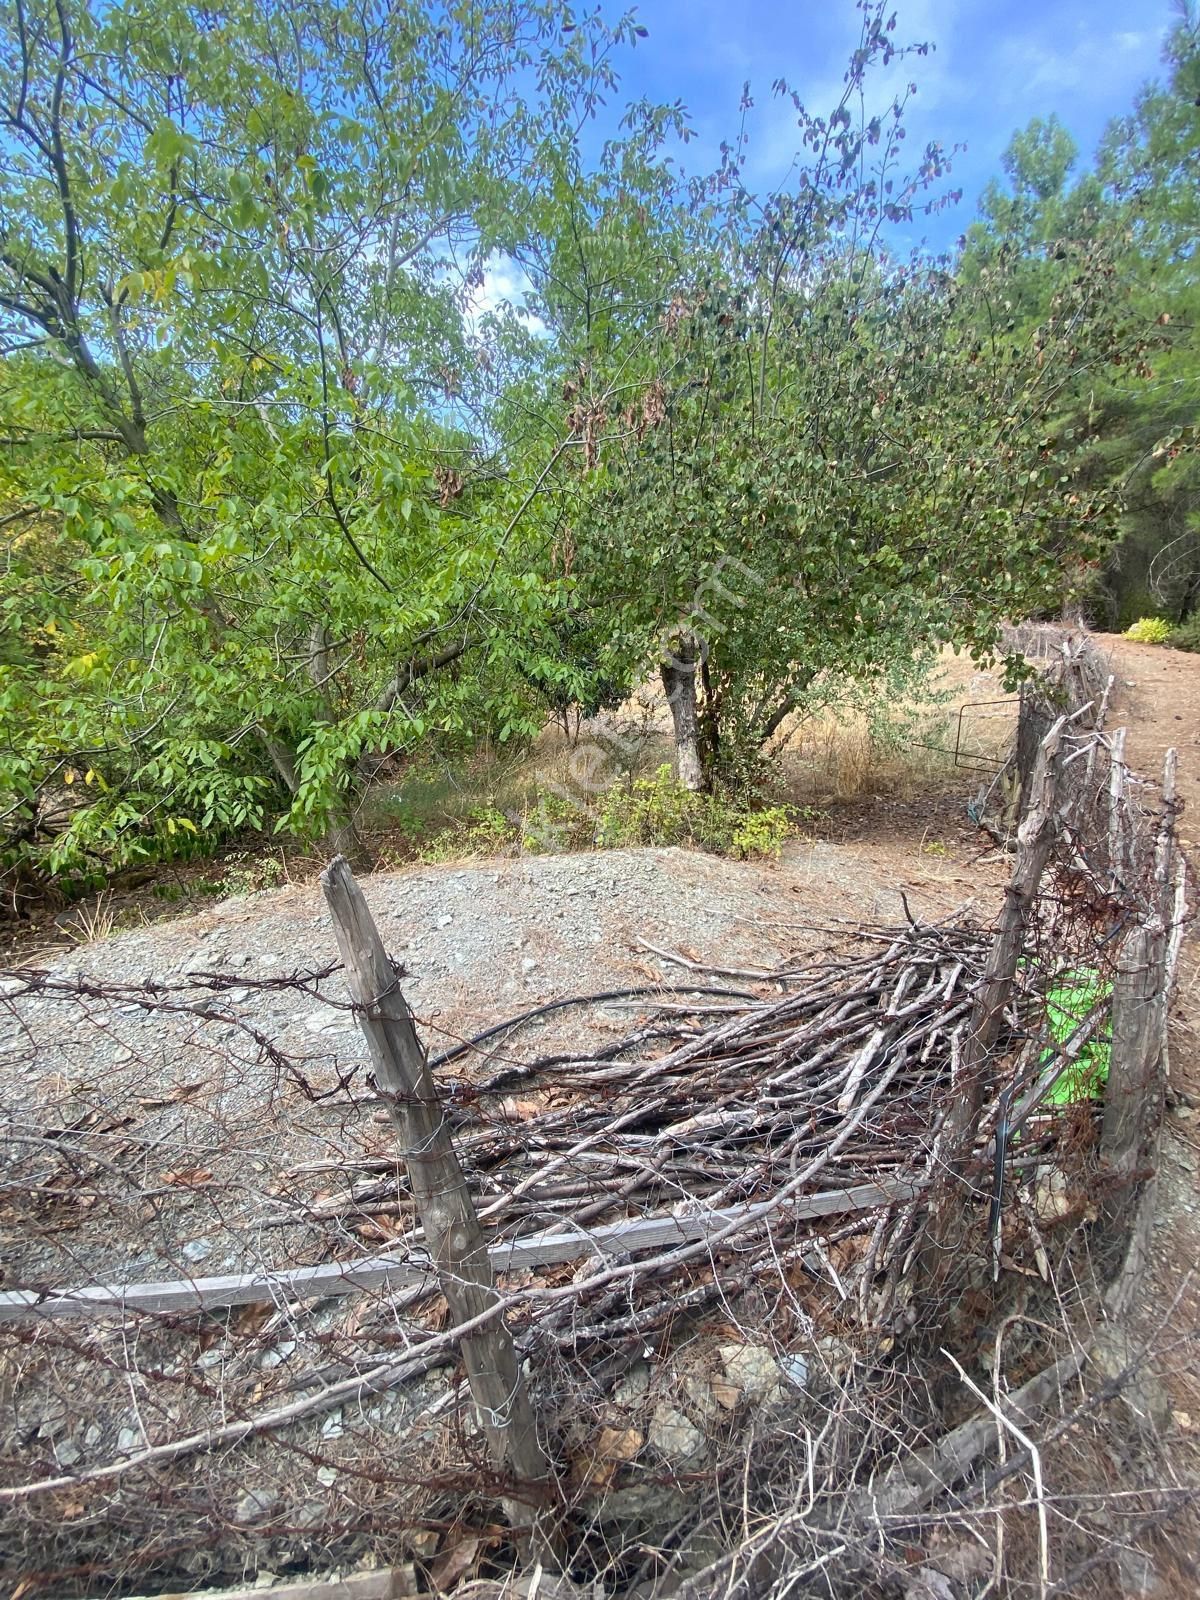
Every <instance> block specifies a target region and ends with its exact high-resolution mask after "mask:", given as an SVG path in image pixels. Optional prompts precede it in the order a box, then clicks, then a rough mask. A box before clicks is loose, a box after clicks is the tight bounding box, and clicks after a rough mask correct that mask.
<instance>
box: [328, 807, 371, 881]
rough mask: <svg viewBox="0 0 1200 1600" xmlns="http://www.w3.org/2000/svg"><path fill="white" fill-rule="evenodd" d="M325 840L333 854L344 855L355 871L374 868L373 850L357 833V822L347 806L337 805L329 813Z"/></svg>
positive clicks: (369, 870)
mask: <svg viewBox="0 0 1200 1600" xmlns="http://www.w3.org/2000/svg"><path fill="white" fill-rule="evenodd" d="M325 842H326V845H327V847H328V848H329V850H331V851H332V852H333V854H334V855H337V856H345V858H346V860H347V861H348V862H349V863H350V865H351V866H352V867H353V868H354V869H355V870H356V871H358V872H371V871H373V870H374V867H375V855H374V852H373V851H372V849H371V847H370V845H369V844H368V843H367V842H366V840H365V839H364V838H363V836H362V834H361V833H359V831H358V824H357V823H356V822H355V820H354V812H353V811H352V810H351V809H350V807H349V806H345V807H341V806H339V807H338V809H337V810H336V811H334V812H332V813H331V814H330V818H329V828H328V830H327V831H326V834H325Z"/></svg>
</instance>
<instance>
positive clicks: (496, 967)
mask: <svg viewBox="0 0 1200 1600" xmlns="http://www.w3.org/2000/svg"><path fill="white" fill-rule="evenodd" d="M897 854H899V852H897ZM909 864H910V866H911V856H910V857H909ZM899 874H900V868H899V867H898V865H897V863H896V862H895V861H892V860H889V859H888V856H887V852H886V851H884V852H883V853H882V854H881V853H880V852H879V851H876V852H871V851H865V850H862V849H854V848H846V847H839V846H834V845H825V844H810V843H802V842H798V843H796V844H795V845H793V846H792V847H791V848H790V850H789V852H788V854H787V856H786V857H785V860H784V862H783V863H782V865H781V866H780V867H779V868H771V867H765V866H758V865H751V864H743V863H736V862H732V861H727V860H723V859H719V858H716V857H712V856H706V855H701V854H698V853H694V852H690V851H684V850H676V849H669V850H642V851H612V852H605V853H593V854H585V855H571V856H532V857H526V858H522V859H518V860H508V861H502V862H483V863H478V864H472V865H469V866H453V865H451V866H445V867H435V868H424V869H421V870H416V871H409V872H403V873H395V874H377V875H375V876H374V877H371V878H370V879H368V880H366V881H365V884H364V888H365V892H366V895H367V899H368V901H369V903H370V905H371V909H372V911H373V912H374V914H375V917H376V919H377V921H378V924H379V927H380V929H381V932H382V934H383V938H384V942H385V944H386V946H387V948H388V950H389V952H390V953H391V954H392V955H393V957H394V958H395V959H396V960H398V961H399V962H401V963H402V964H403V966H404V968H405V971H406V977H405V983H404V987H405V993H406V994H407V996H408V998H409V1001H410V1003H411V1005H412V1007H413V1010H414V1012H415V1013H416V1016H417V1018H418V1021H419V1023H420V1025H421V1028H422V1031H423V1033H424V1036H425V1038H426V1040H427V1042H428V1044H429V1047H430V1049H431V1051H432V1052H435V1053H436V1052H438V1051H440V1050H442V1049H444V1048H446V1047H447V1046H448V1045H450V1044H452V1043H453V1042H455V1041H457V1040H459V1039H461V1038H463V1037H469V1036H471V1035H473V1034H475V1033H477V1032H479V1031H480V1030H481V1029H483V1028H485V1027H487V1026H489V1025H490V1024H492V1023H495V1022H497V1021H500V1020H502V1019H504V1018H506V1017H510V1016H513V1015H515V1014H517V1013H519V1012H521V1011H524V1010H527V1009H529V1008H530V1007H532V1006H536V1005H539V1004H542V1003H544V1002H546V1001H549V1000H554V999H559V998H562V997H565V996H570V995H578V994H590V993H596V992H599V991H603V990H609V989H616V988H622V987H626V986H628V987H635V986H639V985H646V984H657V983H661V982H666V983H678V982H680V981H681V980H683V979H684V978H685V976H686V975H685V974H684V973H683V972H682V971H681V970H680V969H679V968H678V967H677V966H675V965H673V964H670V963H666V962H663V961H662V960H660V959H659V958H657V957H655V956H653V955H652V954H650V953H648V952H646V951H645V950H643V949H641V948H639V944H638V941H639V940H648V941H649V942H651V943H654V944H659V945H662V946H665V947H670V948H671V949H674V950H681V951H683V952H685V953H687V954H689V955H692V956H696V957H699V958H701V959H703V960H705V961H707V962H709V963H713V964H718V965H726V966H734V967H737V966H743V965H753V966H755V967H759V968H761V967H767V968H771V967H774V966H776V965H777V964H780V963H784V962H786V961H787V960H788V959H790V957H791V956H792V955H794V954H795V953H796V952H797V951H799V950H802V949H811V948H813V947H814V945H815V946H817V947H818V948H819V947H820V946H822V945H825V944H828V943H829V940H830V937H831V935H830V934H829V933H826V932H822V931H819V928H818V930H814V926H813V925H814V924H816V925H819V926H823V927H826V928H828V927H834V926H836V924H835V923H834V921H833V919H836V918H839V917H848V918H851V919H855V920H858V919H862V920H867V921H876V920H879V921H897V920H899V919H900V916H901V912H902V908H901V904H900V896H899V892H898V890H899V888H900V887H904V888H905V893H906V894H907V896H908V901H909V904H910V906H911V908H912V910H913V912H914V914H917V915H919V914H921V913H922V912H924V913H927V914H932V913H937V912H940V911H944V910H948V909H950V907H951V906H952V905H954V904H956V903H958V901H959V900H961V899H962V898H963V895H962V892H961V891H962V885H963V883H964V880H963V879H962V878H961V877H959V878H955V877H954V876H953V875H952V874H947V873H945V872H942V873H941V874H940V879H941V881H938V878H939V875H938V874H934V876H933V877H932V878H930V877H928V876H927V877H926V878H925V879H923V880H917V881H914V880H913V879H912V876H911V872H910V874H909V877H908V879H907V880H901V878H900V875H899ZM336 959H337V951H336V945H335V941H334V937H333V932H332V929H331V927H330V921H329V916H328V913H327V912H326V911H325V909H324V906H323V903H322V901H321V898H320V893H319V890H318V889H317V887H316V886H315V885H305V886H298V887H293V888H291V889H287V890H283V891H279V892H271V893H264V894H258V895H253V896H248V897H245V898H241V899H234V900H229V901H226V902H224V903H222V904H220V905H218V906H215V907H212V908H210V909H207V910H205V911H204V912H202V913H201V914H200V915H198V916H194V917H191V918H189V919H187V920H183V921H179V922H174V923H160V924H157V925H155V926H154V927H152V928H148V929H145V930H140V931H138V932H133V933H125V934H120V935H118V936H115V937H112V938H110V939H108V940H105V941H103V942H100V943H96V944H92V945H88V946H85V947H82V948H80V949H78V950H75V951H72V952H71V953H70V955H69V957H67V958H65V959H62V960H60V961H59V962H57V963H56V964H55V966H54V967H53V968H52V969H51V970H52V973H53V975H54V976H55V977H60V978H61V977H77V978H80V979H84V980H86V981H88V982H89V983H94V984H98V985H101V986H103V985H106V984H117V983H121V984H140V983H142V982H144V981H145V980H147V979H158V980H168V981H171V982H174V983H176V984H179V983H183V984H188V983H189V981H196V980H197V976H198V975H200V974H206V973H217V974H222V975H224V976H226V977H227V978H230V979H232V980H233V981H234V985H235V986H234V987H231V988H227V989H225V990H223V991H222V992H221V993H218V994H214V993H212V992H211V990H206V989H204V988H203V987H199V986H198V987H196V988H194V989H192V988H189V989H188V991H187V992H186V993H185V994H183V995H181V996H178V997H176V998H179V999H182V1000H183V1001H184V1002H185V1003H186V1004H187V1005H189V1006H191V1007H193V1008H197V1007H198V1008H199V1009H200V1015H196V1014H195V1013H194V1010H193V1011H191V1012H187V1013H185V1014H182V1015H179V1014H169V1013H164V1012H161V1011H146V1010H144V1009H142V1008H141V1007H139V1006H138V1004H137V1003H136V1001H130V1000H128V999H122V1000H121V1001H119V1002H117V1001H113V1002H108V1001H106V1000H104V999H91V1000H80V999H77V998H74V997H71V998H67V999H59V998H50V997H40V998H39V997H31V996H28V995H20V994H12V993H10V994H9V996H8V998H7V1001H6V1011H7V1015H0V1030H2V1031H0V1060H3V1061H4V1062H5V1063H6V1064H5V1065H4V1066H3V1068H0V1105H2V1106H3V1108H4V1112H5V1115H6V1120H7V1122H8V1135H9V1139H8V1143H9V1157H8V1159H9V1162H10V1163H13V1164H15V1172H16V1175H17V1179H18V1182H22V1181H23V1177H22V1175H23V1174H24V1173H25V1172H26V1171H27V1170H32V1167H37V1168H38V1169H40V1170H41V1171H44V1170H45V1159H44V1153H45V1152H46V1151H47V1150H48V1149H50V1148H51V1147H52V1148H53V1149H54V1150H55V1151H56V1152H57V1157H58V1160H59V1163H60V1167H61V1169H62V1174H63V1175H62V1179H61V1181H60V1180H58V1179H56V1180H55V1181H54V1182H52V1183H51V1184H50V1185H49V1187H48V1193H47V1195H46V1197H45V1203H44V1205H41V1215H40V1224H39V1226H37V1227H35V1228H33V1229H30V1228H29V1226H28V1224H27V1219H24V1217H23V1218H22V1222H21V1225H20V1227H19V1228H14V1229H13V1231H12V1232H9V1231H8V1229H3V1231H2V1232H0V1240H3V1239H4V1233H8V1237H7V1240H6V1241H5V1242H4V1243H3V1246H2V1258H0V1264H2V1265H3V1266H4V1268H5V1270H6V1275H7V1277H8V1280H9V1281H10V1282H11V1281H24V1282H46V1283H53V1284H67V1283H78V1282H80V1281H88V1280H89V1279H96V1280H103V1279H105V1278H111V1279H124V1280H125V1281H129V1280H131V1279H134V1278H156V1277H175V1276H180V1275H183V1274H185V1273H188V1272H200V1273H213V1272H221V1271H230V1270H243V1269H246V1268H249V1267H253V1266H258V1265H263V1266H281V1265H284V1264H287V1263H289V1262H291V1263H296V1262H302V1263H311V1262H313V1261H317V1260H322V1259H329V1258H330V1257H331V1256H334V1255H353V1254H355V1253H357V1252H358V1251H360V1250H361V1249H362V1248H363V1243H364V1237H369V1235H366V1236H364V1234H363V1232H362V1231H361V1229H360V1230H359V1231H358V1232H355V1233H347V1232H346V1231H345V1225H344V1224H342V1223H338V1222H336V1221H335V1222H329V1221H323V1222H320V1223H318V1222H315V1221H314V1220H313V1219H312V1217H311V1206H312V1205H313V1204H318V1205H319V1204H320V1202H321V1200H322V1199H323V1198H326V1197H327V1196H328V1194H329V1193H330V1191H331V1190H336V1189H337V1188H338V1187H339V1186H340V1185H342V1184H344V1183H345V1182H346V1181H347V1172H345V1171H340V1170H339V1169H340V1168H341V1167H343V1166H345V1167H347V1168H349V1169H351V1173H350V1175H352V1168H353V1163H354V1162H355V1161H356V1160H365V1159H370V1158H373V1157H374V1158H378V1157H379V1156H380V1155H381V1154H386V1153H387V1152H388V1149H389V1141H390V1140H391V1137H392V1136H391V1131H390V1128H389V1127H387V1126H385V1125H381V1122H380V1120H379V1113H378V1107H377V1106H376V1104H375V1103H374V1102H373V1100H372V1097H371V1094H370V1089H369V1086H368V1084H367V1081H366V1066H365V1051H364V1048H363V1046H362V1043H361V1039H360V1035H359V1033H358V1031H357V1029H356V1027H355V1024H354V1020H353V1017H352V1015H351V1013H350V1012H349V1011H348V1010H347V1009H345V1008H344V1003H345V1000H346V991H345V988H344V985H343V983H342V980H341V976H340V974H334V975H333V976H332V977H331V978H329V979H328V980H326V981H325V982H324V983H322V984H321V985H320V986H319V988H318V989H317V990H316V992H314V990H313V987H312V986H310V987H309V988H308V989H307V990H306V989H301V988H274V989H272V988H260V987H258V986H257V985H259V984H261V983H263V982H269V981H270V980H272V979H279V978H281V977H286V976H287V975H289V974H292V973H294V972H297V971H309V972H311V971H313V970H316V969H320V968H322V967H326V966H329V965H331V964H333V963H334V962H335V961H336ZM7 987H8V988H9V989H10V990H11V989H12V988H13V987H14V984H13V982H12V981H11V980H10V981H9V983H8V984H7ZM636 1015H637V1010H636V1002H635V1003H633V1004H630V1003H629V1002H625V1003H620V1002H618V1003H610V1004H607V1005H603V1006H597V1007H593V1008H586V1009H578V1010H574V1009H573V1010H569V1011H565V1012H561V1013H558V1014H557V1015H555V1016H553V1017H551V1018H548V1019H546V1020H545V1021H543V1022H540V1023H538V1024H536V1025H535V1026H533V1027H530V1028H527V1029H525V1030H523V1031H522V1032H521V1033H520V1035H518V1036H516V1038H515V1039H514V1040H513V1041H511V1043H510V1041H508V1040H507V1039H504V1040H500V1041H496V1042H494V1043H493V1044H492V1045H491V1046H490V1047H489V1049H488V1052H487V1054H486V1055H484V1054H482V1053H476V1054H475V1055H474V1056H472V1057H469V1058H465V1059H464V1058H460V1059H459V1061H458V1062H456V1063H455V1064H454V1065H453V1066H452V1067H451V1068H449V1069H448V1072H447V1073H446V1074H444V1075H443V1076H444V1078H446V1079H448V1080H453V1079H461V1078H463V1077H464V1076H465V1077H468V1078H469V1077H470V1076H471V1075H473V1074H476V1075H477V1074H479V1073H481V1072H483V1071H486V1070H491V1069H493V1068H494V1067H495V1066H496V1065H497V1064H498V1063H499V1062H501V1061H503V1060H504V1059H507V1056H506V1051H509V1050H515V1051H517V1052H518V1053H523V1054H524V1055H525V1056H528V1055H531V1054H532V1055H540V1054H544V1053H547V1052H548V1051H550V1050H563V1049H566V1050H572V1049H584V1048H587V1047H589V1045H590V1046H591V1047H592V1048H594V1047H595V1046H596V1044H597V1043H605V1042H609V1041H610V1040H611V1039H612V1037H613V1036H614V1034H616V1033H620V1032H624V1031H626V1030H627V1028H629V1027H630V1026H631V1025H632V1022H633V1020H634V1018H635V1017H636ZM246 1025H248V1026H250V1027H253V1028H254V1029H257V1030H258V1031H259V1032H260V1033H262V1034H263V1035H265V1036H266V1037H267V1038H269V1039H270V1040H271V1042H272V1043H273V1044H274V1045H275V1046H276V1047H277V1048H278V1049H279V1050H280V1051H282V1052H283V1053H284V1054H285V1055H286V1056H287V1057H288V1058H289V1060H290V1062H291V1064H292V1065H291V1070H290V1071H289V1072H287V1073H286V1074H284V1075H283V1076H282V1080H281V1075H280V1073H279V1072H278V1071H277V1069H276V1068H275V1067H273V1066H272V1065H271V1063H270V1062H269V1061H268V1060H266V1059H265V1058H264V1055H263V1052H262V1051H261V1050H260V1049H259V1047H258V1046H257V1045H256V1044H255V1042H254V1040H253V1039H252V1038H251V1037H250V1036H249V1035H248V1034H247V1032H246V1031H245V1026H246ZM313 1096H317V1097H319V1098H315V1099H314V1098H313ZM76 1157H78V1159H76ZM96 1158H100V1160H101V1161H102V1162H107V1163H108V1166H107V1167H103V1166H101V1167H97V1166H96V1165H95V1160H96ZM28 1164H31V1165H28ZM298 1169H300V1170H298ZM10 1170H14V1168H12V1167H10ZM23 1210H24V1208H22V1211H23ZM3 1221H4V1219H3V1217H2V1216H0V1228H2V1227H3ZM384 1237H386V1235H384ZM376 1242H378V1240H376Z"/></svg>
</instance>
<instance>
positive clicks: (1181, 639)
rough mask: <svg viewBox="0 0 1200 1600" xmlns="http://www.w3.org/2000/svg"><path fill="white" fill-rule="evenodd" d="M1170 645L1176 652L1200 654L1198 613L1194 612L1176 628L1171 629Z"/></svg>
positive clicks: (1199, 621) (1199, 612)
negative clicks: (1186, 651) (1188, 651)
mask: <svg viewBox="0 0 1200 1600" xmlns="http://www.w3.org/2000/svg"><path fill="white" fill-rule="evenodd" d="M1170 642H1171V644H1172V645H1174V647H1175V649H1176V650H1195V651H1196V652H1197V654H1200V611H1195V612H1193V613H1192V615H1191V616H1190V617H1188V618H1187V620H1186V621H1184V622H1181V623H1180V624H1179V626H1178V627H1177V628H1172V629H1171V641H1170Z"/></svg>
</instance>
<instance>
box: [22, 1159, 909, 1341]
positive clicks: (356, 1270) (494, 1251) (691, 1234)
mask: <svg viewBox="0 0 1200 1600" xmlns="http://www.w3.org/2000/svg"><path fill="white" fill-rule="evenodd" d="M918 1190H919V1185H917V1184H916V1183H913V1182H911V1181H909V1180H907V1179H903V1178H894V1179H889V1180H886V1181H884V1182H880V1183H861V1184H857V1185H856V1186H854V1187H853V1188H850V1189H824V1190H821V1191H820V1192H818V1193H816V1194H809V1195H802V1196H800V1197H799V1198H798V1199H796V1200H790V1201H788V1202H787V1203H786V1204H785V1205H783V1206H780V1207H775V1206H774V1205H773V1204H772V1203H770V1202H768V1203H765V1204H761V1205H743V1206H727V1207H725V1208H723V1209H719V1210H711V1211H703V1212H698V1213H697V1214H696V1215H695V1216H687V1217H673V1216H662V1217H641V1218H638V1219H637V1220H636V1221H632V1222H613V1223H608V1224H606V1225H605V1226H604V1227H601V1228H592V1229H589V1230H586V1231H585V1230H583V1229H571V1230H563V1229H555V1230H547V1231H546V1232H544V1233H535V1234H530V1235H529V1236H528V1237H527V1238H524V1239H512V1240H505V1241H504V1242H503V1243H500V1244H493V1245H492V1246H491V1247H490V1249H489V1250H488V1257H489V1259H490V1262H491V1267H492V1271H493V1272H495V1273H502V1272H518V1271H520V1270H522V1269H523V1268H528V1267H544V1266H551V1265H553V1264H555V1263H557V1262H562V1261H577V1260H580V1259H582V1258H583V1257H585V1256H589V1255H601V1256H603V1255H609V1256H611V1255H634V1254H636V1253H638V1252H640V1251H643V1250H661V1249H663V1248H664V1247H667V1246H670V1245H675V1244H691V1243H693V1242H694V1241H695V1240H697V1239H703V1238H704V1237H705V1236H706V1235H707V1234H709V1233H717V1232H719V1231H721V1230H723V1229H724V1228H726V1227H727V1226H728V1225H729V1224H730V1223H737V1222H738V1221H744V1222H745V1223H746V1225H747V1226H751V1225H753V1224H754V1223H755V1222H756V1221H758V1220H759V1219H760V1218H763V1217H765V1216H767V1215H768V1213H770V1214H772V1215H773V1217H774V1218H775V1219H776V1220H777V1221H778V1222H780V1223H787V1222H788V1221H803V1220H805V1219H806V1218H809V1217H830V1216H838V1215H844V1214H848V1213H852V1212H855V1211H870V1210H872V1209H873V1208H874V1207H876V1206H882V1205H890V1204H892V1203H893V1202H896V1201H899V1202H903V1201H906V1200H912V1199H914V1198H915V1197H916V1195H917V1193H918ZM433 1282H434V1268H433V1264H432V1263H431V1262H429V1261H428V1260H425V1259H422V1257H421V1256H419V1255H417V1254H415V1253H413V1252H411V1251H410V1253H409V1254H407V1255H404V1256H397V1255H382V1256H364V1257H361V1258H360V1259H359V1260H357V1261H330V1262H326V1263H325V1264H324V1265H322V1266H319V1267H292V1268H288V1269H286V1270H284V1271H280V1272H244V1273H232V1274H229V1275H227V1276H224V1277H212V1278H179V1279H175V1280H173V1281H168V1282H155V1283H115V1284H92V1285H89V1286H87V1287H86V1288H81V1289H70V1290H47V1291H45V1292H39V1291H38V1290H36V1289H10V1290H8V1291H7V1292H5V1293H3V1294H0V1322H15V1321H18V1320H20V1319H22V1318H30V1317H52V1318H63V1317H106V1316H113V1315H118V1316H119V1315H120V1314H122V1313H123V1312H131V1311H150V1312H159V1313H161V1314H163V1315H179V1314H181V1313H187V1312H190V1311H217V1310H221V1309H222V1308H224V1307H226V1306H244V1305H266V1304H270V1303H272V1302H275V1303H279V1304H282V1303H283V1302H284V1301H287V1300H324V1299H331V1298H334V1297H336V1296H342V1295H350V1294H359V1293H364V1292H369V1291H372V1290H374V1291H382V1290H394V1289H413V1288H417V1287H419V1286H420V1285H421V1284H423V1283H429V1284H430V1285H431V1286H432V1284H433Z"/></svg>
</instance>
